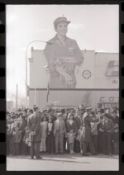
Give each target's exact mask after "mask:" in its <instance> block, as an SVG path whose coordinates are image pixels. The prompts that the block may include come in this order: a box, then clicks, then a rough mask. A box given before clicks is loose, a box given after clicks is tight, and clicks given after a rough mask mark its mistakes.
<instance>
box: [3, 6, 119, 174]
mask: <svg viewBox="0 0 124 175" xmlns="http://www.w3.org/2000/svg"><path fill="white" fill-rule="evenodd" d="M6 67H7V69H6V70H7V71H6V75H7V79H6V84H7V95H6V101H7V102H6V103H7V106H6V110H7V111H6V121H7V122H6V133H7V134H6V137H7V145H6V149H7V165H6V169H7V171H118V170H119V5H110V4H109V5H107V4H106V5H99V4H90V5H74V4H72V5H64V4H63V5H56V4H52V5H50V4H47V5H43V4H42V5H41V4H39V5H33V4H32V5H7V6H6Z"/></svg>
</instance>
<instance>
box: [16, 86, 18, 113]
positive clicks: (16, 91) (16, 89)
mask: <svg viewBox="0 0 124 175" xmlns="http://www.w3.org/2000/svg"><path fill="white" fill-rule="evenodd" d="M17 109H18V84H16V110H17Z"/></svg>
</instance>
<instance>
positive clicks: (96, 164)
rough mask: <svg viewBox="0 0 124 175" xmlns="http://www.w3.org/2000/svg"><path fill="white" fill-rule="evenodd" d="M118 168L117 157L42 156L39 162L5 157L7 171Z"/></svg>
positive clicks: (26, 157) (24, 157) (20, 157)
mask: <svg viewBox="0 0 124 175" xmlns="http://www.w3.org/2000/svg"><path fill="white" fill-rule="evenodd" d="M118 168H119V160H118V157H117V156H111V157H109V156H104V155H101V156H100V155H98V156H89V157H82V156H81V155H80V154H74V155H69V154H64V155H42V159H41V160H36V159H33V160H32V159H30V157H29V156H16V157H12V156H9V157H7V170H8V171H13V170H14V171H61V170H62V171H97V170H99V171H105V170H106V171H117V170H118Z"/></svg>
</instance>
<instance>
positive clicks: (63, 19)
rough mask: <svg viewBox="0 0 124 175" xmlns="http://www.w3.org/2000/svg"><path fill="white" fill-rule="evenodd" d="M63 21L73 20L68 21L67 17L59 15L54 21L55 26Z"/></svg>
mask: <svg viewBox="0 0 124 175" xmlns="http://www.w3.org/2000/svg"><path fill="white" fill-rule="evenodd" d="M61 22H65V23H67V24H69V23H70V22H71V21H68V20H67V18H66V17H58V18H56V19H55V21H54V27H56V26H57V25H58V24H59V23H61Z"/></svg>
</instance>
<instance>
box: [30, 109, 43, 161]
mask: <svg viewBox="0 0 124 175" xmlns="http://www.w3.org/2000/svg"><path fill="white" fill-rule="evenodd" d="M33 109H34V113H33V114H32V115H31V116H30V118H29V120H28V127H29V131H30V137H31V152H30V153H31V158H32V159H33V158H34V156H36V159H40V158H41V157H40V142H41V127H40V122H41V118H40V115H39V111H38V107H36V106H34V108H33Z"/></svg>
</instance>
